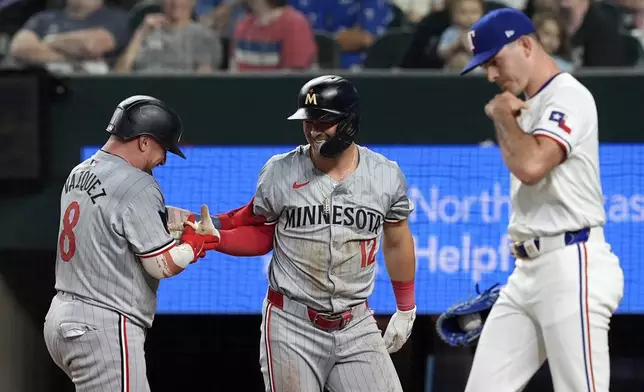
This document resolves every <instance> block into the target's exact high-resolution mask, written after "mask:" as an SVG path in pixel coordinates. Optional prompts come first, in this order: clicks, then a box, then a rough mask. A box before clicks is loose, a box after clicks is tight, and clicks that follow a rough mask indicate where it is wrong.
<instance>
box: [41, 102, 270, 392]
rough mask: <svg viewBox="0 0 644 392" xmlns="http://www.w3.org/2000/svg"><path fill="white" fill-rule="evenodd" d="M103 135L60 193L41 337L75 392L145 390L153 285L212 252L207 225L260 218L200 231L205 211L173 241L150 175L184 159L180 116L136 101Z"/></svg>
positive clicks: (222, 218) (229, 218) (213, 236)
mask: <svg viewBox="0 0 644 392" xmlns="http://www.w3.org/2000/svg"><path fill="white" fill-rule="evenodd" d="M107 130H108V131H109V132H110V133H111V135H110V138H109V140H108V142H107V143H106V144H105V145H104V146H103V147H102V148H101V150H100V151H98V152H96V153H95V154H94V155H93V156H92V157H91V158H89V159H87V160H86V161H84V162H82V163H81V164H80V165H78V166H76V167H75V168H74V169H73V170H72V171H71V173H70V174H69V177H68V178H67V180H66V182H65V185H64V187H63V190H62V193H61V200H60V202H61V212H62V214H61V215H62V216H61V223H60V232H59V237H58V238H59V240H58V249H57V255H56V284H55V289H56V290H57V294H56V296H55V297H54V298H53V300H52V302H51V306H50V308H49V311H48V313H47V315H46V317H45V325H44V330H43V333H44V338H45V343H46V346H47V349H48V350H49V353H50V355H51V357H52V359H53V360H54V362H55V363H56V364H57V365H58V366H59V367H60V368H61V369H62V370H63V371H64V372H65V373H66V374H67V376H68V377H69V378H70V379H71V380H72V381H73V383H74V385H75V387H76V391H78V392H94V391H95V392H99V391H111V392H115V391H120V392H147V391H149V390H150V388H149V386H148V382H147V376H146V364H145V354H144V342H145V336H146V329H147V328H149V327H151V326H152V321H153V319H154V314H155V312H156V304H157V301H156V299H157V298H156V293H157V288H158V286H159V282H160V280H161V279H164V278H168V277H171V276H174V275H177V274H179V273H181V272H182V271H184V269H185V268H187V267H188V266H189V265H190V264H191V263H194V262H195V261H197V260H198V259H199V258H201V257H204V256H205V252H206V251H209V250H213V249H215V247H216V246H218V244H219V242H220V236H219V234H218V232H217V230H216V229H215V226H216V225H217V226H219V227H223V228H227V229H230V228H232V227H233V226H235V225H236V224H253V223H260V221H261V223H263V219H261V220H256V219H254V218H252V217H250V216H249V215H247V214H245V213H242V214H238V212H239V211H245V210H247V209H248V208H246V209H244V208H242V209H238V210H234V211H231V212H230V213H228V214H221V215H219V216H217V217H215V219H214V220H215V222H216V224H214V223H212V224H211V225H212V227H210V228H208V227H206V225H207V224H210V223H211V221H210V219H208V218H209V215H208V210H207V208H204V209H203V210H202V221H201V222H200V225H199V226H198V225H197V223H196V222H195V220H196V215H192V214H188V215H185V216H184V217H185V219H186V221H184V222H185V224H184V222H181V223H180V227H179V228H178V230H179V231H178V234H177V236H176V237H177V238H176V239H175V238H173V235H172V234H171V230H170V228H169V227H168V212H167V208H166V206H165V201H164V197H163V194H162V193H161V189H160V188H159V184H158V183H157V182H156V180H155V179H154V177H152V170H153V169H154V168H155V167H156V166H158V165H162V164H164V163H165V160H166V154H167V152H171V153H174V154H176V155H178V156H180V157H182V158H184V159H185V156H184V155H183V152H182V151H181V150H180V149H179V147H178V145H177V144H178V143H179V140H180V138H181V135H182V132H183V130H182V126H181V120H180V118H179V116H178V115H177V114H176V113H175V112H174V111H172V110H171V109H170V108H169V107H167V106H166V105H165V104H164V103H163V102H161V101H159V100H158V99H156V98H153V97H149V96H141V95H137V96H133V97H130V98H128V99H126V100H124V101H123V102H121V103H120V104H119V105H118V107H117V108H116V111H115V112H114V115H113V116H112V119H111V120H110V124H109V126H108V128H107ZM244 217H248V218H249V219H246V218H244ZM175 223H176V222H175ZM204 228H205V229H206V230H204ZM175 229H177V227H175ZM177 240H178V241H177Z"/></svg>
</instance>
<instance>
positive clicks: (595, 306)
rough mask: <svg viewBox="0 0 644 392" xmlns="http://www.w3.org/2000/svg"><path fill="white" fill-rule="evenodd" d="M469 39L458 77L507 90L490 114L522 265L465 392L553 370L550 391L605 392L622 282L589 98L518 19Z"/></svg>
mask: <svg viewBox="0 0 644 392" xmlns="http://www.w3.org/2000/svg"><path fill="white" fill-rule="evenodd" d="M469 37H470V38H471V39H472V47H473V52H474V56H473V58H472V60H471V61H470V64H468V65H467V66H466V68H465V69H464V70H463V72H462V73H463V74H464V73H467V72H469V71H470V70H472V69H474V68H476V67H478V66H481V67H482V68H483V70H484V72H485V74H486V75H487V78H488V80H489V81H490V82H495V83H496V84H497V85H499V86H500V87H501V89H502V90H503V92H502V93H500V94H498V95H497V96H495V97H494V98H493V99H492V100H491V101H490V102H489V103H488V104H487V105H486V106H485V113H486V114H487V116H488V117H489V118H490V119H492V121H493V122H494V127H495V130H496V136H497V140H498V143H499V148H500V150H501V154H502V156H503V160H504V162H505V164H506V165H507V167H508V169H509V171H510V172H511V181H510V193H511V195H510V197H511V210H512V214H511V216H510V224H509V227H508V231H509V234H510V237H511V239H512V240H513V242H514V243H513V245H512V253H513V255H514V256H515V257H516V258H517V260H516V264H515V269H514V271H513V272H512V274H511V275H510V277H509V279H508V282H507V284H506V285H505V286H504V287H503V288H502V289H501V291H500V293H499V296H498V299H497V300H496V303H494V306H493V307H492V309H491V311H490V313H489V315H488V316H487V319H486V321H485V324H484V326H483V330H482V333H481V336H480V340H479V343H478V346H477V348H476V354H475V356H474V363H473V365H472V370H471V373H470V377H469V380H468V383H467V388H466V391H468V392H476V391H481V392H489V391H495V392H506V391H507V392H514V391H520V390H522V389H523V388H524V387H525V386H526V384H527V383H528V381H529V380H530V378H532V376H533V375H534V374H535V373H536V372H537V370H538V369H539V368H540V367H541V366H542V364H543V363H544V362H545V360H546V359H548V364H549V367H550V373H551V375H552V381H553V384H554V389H555V391H558V392H559V391H563V392H581V391H588V392H603V391H608V390H609V385H610V357H609V349H608V330H609V325H610V320H611V317H612V315H613V314H614V312H615V310H616V309H617V307H618V305H619V303H620V301H621V299H622V296H623V291H624V276H623V271H622V269H621V267H620V263H619V259H618V257H617V256H616V255H615V254H613V252H612V251H611V246H610V244H608V243H607V242H606V240H605V238H604V231H603V225H604V223H605V222H606V215H605V211H604V204H603V191H602V186H601V182H600V176H599V140H598V124H597V109H596V107H595V101H594V98H593V96H592V94H591V93H590V92H589V91H588V90H587V89H586V88H585V87H584V86H583V85H582V84H581V83H580V82H579V81H577V80H576V79H575V78H574V77H573V76H572V75H570V74H568V73H565V72H561V71H560V70H559V69H558V67H557V65H556V63H555V62H554V60H553V59H552V58H551V57H550V56H549V55H548V54H547V53H546V51H545V50H544V49H543V47H542V46H541V44H540V43H539V40H538V38H537V36H536V35H535V28H534V25H533V24H532V22H531V21H530V19H528V17H527V16H525V14H523V13H522V12H521V11H517V10H514V9H511V8H504V9H500V10H495V11H492V12H490V13H488V14H487V15H486V16H484V17H483V18H481V19H480V20H479V21H478V22H477V23H475V24H474V25H473V26H472V31H471V32H470V34H469ZM519 94H524V95H525V97H526V100H522V99H520V98H519V97H517V95H519Z"/></svg>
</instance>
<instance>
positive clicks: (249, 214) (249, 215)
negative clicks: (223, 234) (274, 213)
mask: <svg viewBox="0 0 644 392" xmlns="http://www.w3.org/2000/svg"><path fill="white" fill-rule="evenodd" d="M253 200H254V198H253V199H251V201H250V202H249V203H248V204H246V205H245V206H243V207H239V208H236V209H234V210H231V211H229V212H226V213H223V214H219V215H215V216H212V221H213V223H214V224H215V227H216V228H217V229H219V230H231V229H235V228H238V227H243V226H257V225H259V226H263V225H264V222H265V219H264V217H261V216H257V215H255V214H253Z"/></svg>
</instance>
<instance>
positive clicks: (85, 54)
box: [10, 0, 129, 73]
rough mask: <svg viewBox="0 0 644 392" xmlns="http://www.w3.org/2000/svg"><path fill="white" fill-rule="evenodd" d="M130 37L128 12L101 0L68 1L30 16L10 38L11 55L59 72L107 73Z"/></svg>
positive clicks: (19, 60) (14, 59) (23, 61)
mask: <svg viewBox="0 0 644 392" xmlns="http://www.w3.org/2000/svg"><path fill="white" fill-rule="evenodd" d="M128 38H129V28H128V14H127V13H126V12H125V11H122V10H118V9H111V8H108V7H105V6H104V5H103V0H67V3H66V6H65V8H64V9H61V10H45V11H41V12H39V13H37V14H35V15H34V16H32V17H31V18H30V19H29V20H28V21H27V23H25V25H24V26H23V27H22V29H20V30H19V31H18V32H17V33H16V34H15V35H14V37H13V40H12V42H11V46H10V56H11V59H12V60H13V61H14V62H17V63H18V64H23V65H42V66H46V67H48V68H50V69H51V70H54V71H58V72H89V73H106V72H108V71H109V67H110V65H111V64H113V61H114V59H115V57H116V55H117V54H118V52H119V51H120V50H121V49H122V48H123V47H124V46H125V45H126V44H127V41H128Z"/></svg>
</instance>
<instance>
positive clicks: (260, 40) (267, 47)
mask: <svg viewBox="0 0 644 392" xmlns="http://www.w3.org/2000/svg"><path fill="white" fill-rule="evenodd" d="M245 1H246V3H247V5H248V7H249V9H250V10H251V12H250V13H248V14H247V15H246V16H245V17H244V18H243V19H242V20H240V21H239V22H238V23H237V25H236V26H235V32H234V34H233V38H232V41H231V58H230V69H231V70H232V71H262V70H276V69H299V70H306V69H310V68H311V67H312V66H313V65H314V64H315V62H316V58H317V44H316V43H315V37H314V35H313V31H312V30H311V26H310V25H309V22H308V20H307V19H306V17H305V16H304V15H303V14H302V13H301V12H299V11H297V10H295V9H294V8H293V7H291V6H288V5H287V2H286V0H245Z"/></svg>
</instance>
